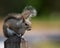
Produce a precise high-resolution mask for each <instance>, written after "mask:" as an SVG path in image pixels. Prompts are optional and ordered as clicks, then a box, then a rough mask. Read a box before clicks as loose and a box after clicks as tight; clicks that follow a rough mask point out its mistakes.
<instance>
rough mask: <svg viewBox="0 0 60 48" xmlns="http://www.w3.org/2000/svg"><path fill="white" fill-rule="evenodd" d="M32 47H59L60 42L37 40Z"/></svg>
mask: <svg viewBox="0 0 60 48" xmlns="http://www.w3.org/2000/svg"><path fill="white" fill-rule="evenodd" d="M34 46H35V47H34V48H60V44H56V43H53V42H50V41H43V42H40V43H39V42H37V43H35V44H34Z"/></svg>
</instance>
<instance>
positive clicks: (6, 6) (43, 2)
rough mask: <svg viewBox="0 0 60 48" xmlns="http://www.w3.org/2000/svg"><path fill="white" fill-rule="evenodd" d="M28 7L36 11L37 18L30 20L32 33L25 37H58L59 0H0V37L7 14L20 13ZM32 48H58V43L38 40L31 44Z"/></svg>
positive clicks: (59, 32) (59, 19)
mask: <svg viewBox="0 0 60 48" xmlns="http://www.w3.org/2000/svg"><path fill="white" fill-rule="evenodd" d="M29 5H31V6H33V7H34V8H35V9H36V10H37V16H36V17H34V18H32V31H31V34H30V33H27V36H28V35H30V36H31V35H33V36H36V34H37V35H38V34H39V35H41V34H42V37H43V36H44V37H45V36H46V35H51V34H57V35H58V34H59V35H60V0H0V19H1V20H0V28H1V29H0V33H1V34H0V37H2V36H3V30H2V26H3V18H4V17H5V16H6V15H7V14H8V13H21V12H22V10H23V9H24V7H25V6H29ZM35 31H36V32H35ZM28 38H29V37H28ZM31 38H32V36H31ZM36 38H39V37H36ZM33 39H34V37H33ZM33 48H60V43H54V42H53V41H47V40H44V41H41V42H40V40H39V41H37V42H35V43H34V44H33Z"/></svg>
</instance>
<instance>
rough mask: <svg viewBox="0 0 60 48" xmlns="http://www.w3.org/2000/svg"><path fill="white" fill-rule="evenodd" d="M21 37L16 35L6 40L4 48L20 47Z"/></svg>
mask: <svg viewBox="0 0 60 48" xmlns="http://www.w3.org/2000/svg"><path fill="white" fill-rule="evenodd" d="M20 43H21V38H20V37H17V36H14V37H10V38H8V39H7V40H6V41H5V42H4V48H20Z"/></svg>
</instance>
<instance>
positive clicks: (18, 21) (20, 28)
mask: <svg viewBox="0 0 60 48" xmlns="http://www.w3.org/2000/svg"><path fill="white" fill-rule="evenodd" d="M36 14H37V11H36V9H34V8H33V7H32V6H27V7H25V8H24V10H23V12H22V13H21V14H19V13H18V14H17V13H11V14H8V15H7V16H6V17H5V19H4V24H3V32H4V35H5V37H7V38H9V37H13V36H18V37H22V36H23V35H24V33H25V31H26V30H27V31H30V30H31V21H30V19H31V17H32V16H36Z"/></svg>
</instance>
